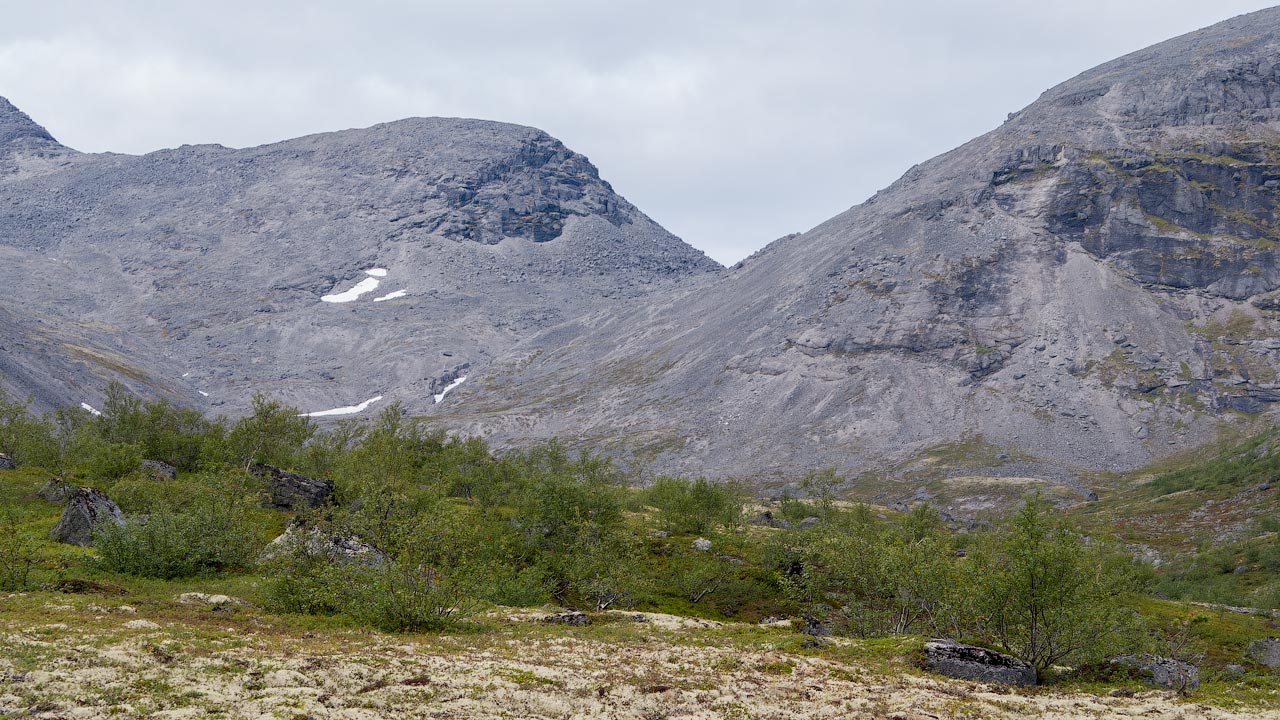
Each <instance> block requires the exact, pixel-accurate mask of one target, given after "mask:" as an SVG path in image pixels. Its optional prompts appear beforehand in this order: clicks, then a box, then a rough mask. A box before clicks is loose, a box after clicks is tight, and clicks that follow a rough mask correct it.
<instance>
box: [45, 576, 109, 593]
mask: <svg viewBox="0 0 1280 720" xmlns="http://www.w3.org/2000/svg"><path fill="white" fill-rule="evenodd" d="M49 589H51V590H56V591H58V592H61V593H67V594H68V595H128V594H129V591H128V590H126V589H124V588H122V587H120V586H119V585H115V584H112V583H107V582H99V581H97V580H85V579H83V578H67V579H65V580H59V581H58V582H56V583H54V584H53V585H51V586H49Z"/></svg>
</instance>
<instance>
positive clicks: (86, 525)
mask: <svg viewBox="0 0 1280 720" xmlns="http://www.w3.org/2000/svg"><path fill="white" fill-rule="evenodd" d="M103 524H111V525H116V526H118V527H123V526H124V513H123V512H121V511H120V508H119V507H117V506H116V504H115V503H114V502H111V498H109V497H107V495H106V493H104V492H102V491H101V490H95V489H93V488H89V487H82V488H77V489H76V490H75V492H73V493H72V494H71V497H70V499H68V500H67V507H66V508H65V509H64V510H63V511H62V518H61V519H59V520H58V524H57V525H55V526H54V528H53V530H52V531H50V533H49V536H50V537H52V538H53V539H54V540H55V541H57V542H60V543H66V544H68V545H80V546H82V547H87V546H89V545H92V544H93V534H94V532H95V531H96V530H97V529H98V527H99V526H101V525H103Z"/></svg>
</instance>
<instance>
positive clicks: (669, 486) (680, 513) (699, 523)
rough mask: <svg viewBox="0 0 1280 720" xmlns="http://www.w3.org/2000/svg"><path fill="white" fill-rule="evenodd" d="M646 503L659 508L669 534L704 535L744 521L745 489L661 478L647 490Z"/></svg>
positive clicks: (703, 479) (728, 485)
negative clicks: (743, 490) (714, 529)
mask: <svg viewBox="0 0 1280 720" xmlns="http://www.w3.org/2000/svg"><path fill="white" fill-rule="evenodd" d="M644 495H645V501H646V502H647V503H648V504H649V505H652V506H653V507H656V508H658V520H659V522H661V523H662V525H663V526H664V527H665V528H666V529H667V531H669V532H678V533H695V534H699V535H700V534H703V533H706V532H708V531H710V530H712V529H713V528H716V527H733V526H735V525H737V524H738V523H740V522H741V521H742V500H743V492H742V488H741V487H740V486H738V485H737V484H735V483H722V484H716V483H712V482H708V481H707V479H706V478H698V479H697V480H693V481H690V480H686V479H684V478H673V477H660V478H658V479H657V480H655V481H654V483H653V485H651V486H650V487H649V488H648V489H646V490H645V493H644Z"/></svg>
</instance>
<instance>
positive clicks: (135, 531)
mask: <svg viewBox="0 0 1280 720" xmlns="http://www.w3.org/2000/svg"><path fill="white" fill-rule="evenodd" d="M255 499H256V498H255V496H253V495H251V494H248V493H246V492H245V491H244V490H243V488H241V487H240V486H238V485H235V484H233V483H225V484H223V485H221V486H212V487H209V486H206V487H202V488H201V489H200V491H199V492H198V493H197V494H196V495H195V496H194V497H193V498H191V499H190V500H188V501H187V502H185V503H184V504H183V505H182V506H180V507H175V506H173V505H158V506H157V507H155V509H154V511H153V512H152V513H151V514H150V515H149V516H147V517H146V519H145V521H142V522H139V521H136V520H134V521H129V522H126V524H125V525H124V526H123V527H119V526H114V525H108V526H105V527H104V528H102V529H101V530H99V532H98V534H97V536H96V537H95V539H94V548H95V549H96V550H97V551H98V557H99V562H100V563H101V565H102V566H103V567H104V568H106V569H108V570H111V571H114V572H121V573H126V574H129V575H139V576H142V577H152V578H161V579H174V578H183V577H190V576H193V575H200V574H205V573H210V572H218V571H225V570H241V569H244V568H247V567H249V566H250V565H252V564H253V561H254V557H255V554H256V551H257V549H258V548H259V546H260V538H259V534H258V531H257V529H256V527H255V525H254V523H253V508H254V505H255V502H254V501H255Z"/></svg>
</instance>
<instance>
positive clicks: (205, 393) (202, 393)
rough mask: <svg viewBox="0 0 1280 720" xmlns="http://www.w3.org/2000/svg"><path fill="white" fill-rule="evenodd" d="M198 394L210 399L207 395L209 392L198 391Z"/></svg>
mask: <svg viewBox="0 0 1280 720" xmlns="http://www.w3.org/2000/svg"><path fill="white" fill-rule="evenodd" d="M196 392H198V393H200V394H201V395H203V396H205V397H209V393H207V392H205V391H203V390H197V391H196Z"/></svg>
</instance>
